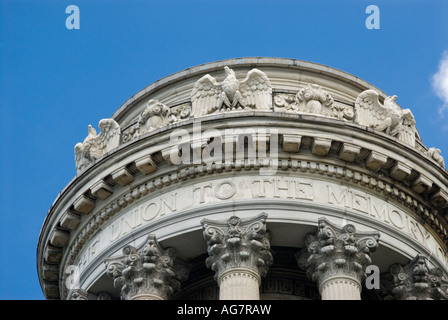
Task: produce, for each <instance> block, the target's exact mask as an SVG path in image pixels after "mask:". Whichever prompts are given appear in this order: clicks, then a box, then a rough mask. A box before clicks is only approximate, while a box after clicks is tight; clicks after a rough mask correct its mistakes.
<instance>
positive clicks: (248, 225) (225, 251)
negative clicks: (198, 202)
mask: <svg viewBox="0 0 448 320" xmlns="http://www.w3.org/2000/svg"><path fill="white" fill-rule="evenodd" d="M266 219H267V215H266V214H261V215H259V216H256V217H255V218H253V219H250V220H245V221H243V220H241V219H240V218H239V217H236V216H233V217H231V218H229V219H228V220H227V221H225V222H223V221H212V220H208V219H204V220H203V222H202V226H203V235H204V238H205V239H206V241H207V245H208V254H209V257H208V258H207V259H206V261H205V263H206V266H207V267H208V268H211V269H212V270H213V271H215V279H216V280H218V279H219V278H220V276H221V275H222V274H223V272H225V271H227V270H229V269H232V268H246V269H251V270H253V271H254V272H255V273H256V274H258V276H259V277H260V278H261V277H264V276H265V275H266V274H267V272H268V270H269V267H270V266H271V264H272V262H273V258H272V254H271V252H270V240H269V237H270V234H269V233H268V231H267V230H266Z"/></svg>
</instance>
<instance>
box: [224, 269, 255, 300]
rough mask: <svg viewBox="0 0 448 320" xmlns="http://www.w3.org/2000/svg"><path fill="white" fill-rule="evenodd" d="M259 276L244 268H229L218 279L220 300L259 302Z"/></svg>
mask: <svg viewBox="0 0 448 320" xmlns="http://www.w3.org/2000/svg"><path fill="white" fill-rule="evenodd" d="M260 283H261V278H260V276H259V275H258V274H257V273H255V272H254V271H252V270H251V269H246V268H230V269H229V270H226V271H224V272H223V274H222V275H221V277H220V278H219V279H218V285H219V299H220V300H260V290H259V287H260Z"/></svg>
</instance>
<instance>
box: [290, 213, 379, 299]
mask: <svg viewBox="0 0 448 320" xmlns="http://www.w3.org/2000/svg"><path fill="white" fill-rule="evenodd" d="M379 237H380V235H379V233H378V232H357V231H356V228H355V227H354V226H353V225H351V224H347V225H345V226H344V227H342V228H341V227H338V226H336V225H333V224H331V223H330V222H328V221H327V220H326V219H325V218H320V219H319V221H318V231H317V233H316V234H308V235H307V236H306V238H305V244H306V249H307V251H306V252H304V253H302V254H300V255H298V256H297V260H298V263H299V266H300V267H301V268H303V269H305V270H306V272H307V275H308V276H309V277H310V278H311V279H312V280H314V281H316V282H317V284H318V287H319V292H320V294H321V298H322V300H360V299H361V290H362V285H361V283H362V280H363V279H364V278H365V268H366V267H367V266H368V265H370V264H371V259H370V255H371V253H372V252H373V251H375V250H376V248H377V247H378V240H379Z"/></svg>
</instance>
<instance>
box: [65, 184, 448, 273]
mask: <svg viewBox="0 0 448 320" xmlns="http://www.w3.org/2000/svg"><path fill="white" fill-rule="evenodd" d="M263 199H289V200H294V201H299V202H302V203H303V202H307V203H310V204H315V205H319V204H321V205H327V206H331V207H334V208H337V207H339V208H340V209H342V210H349V211H351V212H353V213H359V214H360V215H361V216H363V217H366V218H370V219H373V220H375V221H377V222H379V223H381V224H384V225H385V226H388V227H390V228H393V229H394V230H397V231H399V232H402V233H404V234H406V235H408V236H410V237H411V238H413V239H415V240H417V241H418V242H419V243H421V244H422V245H424V246H425V247H426V248H428V250H430V251H431V252H433V254H434V255H435V256H436V257H437V258H439V259H440V261H442V263H443V264H444V265H446V266H448V255H447V254H446V252H445V251H444V249H443V248H442V247H441V246H440V245H439V244H438V242H437V240H436V239H435V238H434V237H433V236H432V234H431V233H430V232H429V231H428V230H427V229H426V228H425V227H424V226H423V225H422V224H421V223H420V222H418V221H417V220H416V219H415V218H414V217H412V216H410V215H409V214H407V213H406V212H405V211H403V210H402V209H400V208H399V207H397V206H396V205H393V204H392V203H391V202H390V201H385V200H383V199H382V198H379V197H377V196H374V195H373V194H371V193H367V192H363V191H360V190H357V189H355V188H352V187H348V186H341V185H340V184H336V183H331V182H326V181H319V180H311V179H306V178H296V177H271V176H254V177H251V178H247V177H234V178H232V179H219V180H214V181H209V182H203V183H196V184H192V185H190V186H185V187H181V188H177V189H176V190H175V191H171V192H167V193H165V194H164V195H162V196H158V197H153V198H151V199H148V200H145V201H141V202H138V203H136V204H135V205H133V206H129V205H128V206H129V209H127V210H126V211H124V212H122V213H121V214H120V215H119V216H117V217H116V218H115V219H114V220H113V221H110V222H109V223H108V224H107V225H105V226H103V227H102V228H103V230H102V232H101V233H98V234H97V235H96V236H94V237H93V238H92V239H91V240H90V241H89V246H88V247H86V248H84V249H83V250H82V252H81V253H80V255H79V258H78V259H77V261H76V262H75V263H76V264H79V266H80V269H81V270H82V269H83V268H84V266H87V265H88V264H89V262H90V261H91V260H93V259H94V258H95V256H97V255H98V254H99V253H100V252H101V251H103V250H105V249H106V248H107V247H109V246H110V245H112V244H113V243H115V242H116V241H119V240H120V239H121V238H123V237H124V236H126V235H127V234H129V233H131V232H135V231H137V230H139V229H140V228H144V227H145V226H146V225H148V224H150V223H153V222H155V221H157V220H158V219H160V218H162V217H166V216H173V217H174V216H175V215H176V214H177V213H180V212H182V211H184V210H187V209H191V208H196V207H197V208H200V207H201V206H210V205H214V204H219V203H225V202H226V201H227V202H231V203H234V202H235V201H238V200H253V201H260V200H263ZM81 247H82V246H81ZM78 252H79V251H78ZM76 256H77V253H76V252H73V255H72V258H74V257H76Z"/></svg>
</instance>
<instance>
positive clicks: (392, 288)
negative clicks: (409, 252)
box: [384, 254, 448, 300]
mask: <svg viewBox="0 0 448 320" xmlns="http://www.w3.org/2000/svg"><path fill="white" fill-rule="evenodd" d="M389 271H390V273H389V275H388V276H389V278H390V279H389V278H387V279H385V280H386V281H385V282H384V283H387V288H386V290H385V292H386V293H385V298H384V299H386V300H392V299H395V300H447V299H448V280H447V278H446V277H445V276H444V274H443V272H442V270H441V269H439V268H435V267H431V266H430V264H429V260H428V258H427V257H426V256H424V255H421V254H418V255H417V256H415V257H414V259H412V260H411V261H410V262H409V263H407V264H405V265H400V264H394V265H392V266H391V267H390V269H389Z"/></svg>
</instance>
